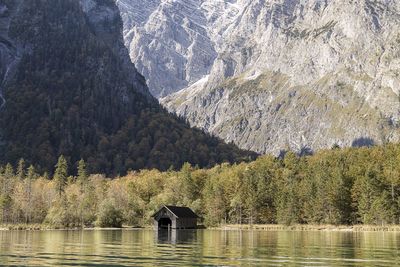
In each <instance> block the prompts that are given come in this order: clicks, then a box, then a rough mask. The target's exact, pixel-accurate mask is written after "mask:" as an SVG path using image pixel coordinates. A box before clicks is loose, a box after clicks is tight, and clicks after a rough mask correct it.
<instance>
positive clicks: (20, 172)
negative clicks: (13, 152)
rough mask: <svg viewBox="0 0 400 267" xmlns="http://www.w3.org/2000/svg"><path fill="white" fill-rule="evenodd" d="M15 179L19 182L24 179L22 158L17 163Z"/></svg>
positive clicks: (23, 161)
mask: <svg viewBox="0 0 400 267" xmlns="http://www.w3.org/2000/svg"><path fill="white" fill-rule="evenodd" d="M17 177H18V178H19V179H20V180H23V179H25V160H24V159H23V158H21V159H20V160H19V161H18V167H17Z"/></svg>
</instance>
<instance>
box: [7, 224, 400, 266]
mask: <svg viewBox="0 0 400 267" xmlns="http://www.w3.org/2000/svg"><path fill="white" fill-rule="evenodd" d="M399 245H400V235H399V234H396V233H340V232H338V233H332V232H285V231H280V232H263V231H254V232H253V231H241V232H239V231H227V232H226V231H209V230H199V231H175V232H170V233H165V232H162V233H158V232H154V231H151V230H140V231H137V230H136V231H83V232H82V231H43V232H22V231H21V232H17V231H15V232H0V249H1V250H0V263H1V264H0V265H3V266H4V265H6V266H27V265H29V266H57V265H63V266H160V267H163V266H399V265H400V257H399V250H398V249H399Z"/></svg>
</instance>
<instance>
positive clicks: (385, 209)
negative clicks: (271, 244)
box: [0, 144, 400, 227]
mask: <svg viewBox="0 0 400 267" xmlns="http://www.w3.org/2000/svg"><path fill="white" fill-rule="evenodd" d="M399 162H400V145H394V144H390V145H385V146H376V147H372V148H346V149H339V148H332V149H331V150H324V151H320V152H318V153H316V154H314V155H312V156H305V157H299V156H297V155H295V154H294V153H291V152H289V153H287V154H286V155H285V156H284V157H283V158H281V159H279V158H275V157H272V156H264V157H260V158H259V159H257V160H256V161H254V162H251V163H241V164H236V165H230V164H222V165H218V166H216V167H214V168H212V169H199V168H196V167H193V166H191V165H189V164H185V165H184V166H183V167H182V169H181V170H179V171H173V170H170V171H166V172H160V171H158V170H143V171H140V172H131V173H129V174H128V175H126V176H124V177H120V178H116V179H107V178H106V177H105V176H104V175H89V174H88V173H87V168H88V166H86V163H85V161H84V160H81V161H79V162H78V163H77V164H76V165H77V166H78V171H77V175H76V176H70V175H69V174H68V166H67V165H68V164H67V161H66V159H65V158H64V157H63V156H61V157H60V158H59V160H58V163H57V165H56V166H55V171H54V176H53V177H51V179H50V177H49V176H48V175H47V174H46V173H45V174H38V173H37V172H36V171H35V168H34V167H33V166H30V167H27V166H25V165H26V164H25V162H24V160H20V162H19V164H18V165H17V166H12V165H10V164H7V165H6V166H4V167H2V168H1V171H0V192H1V195H0V215H1V216H0V219H1V223H3V224H16V223H28V224H33V223H36V224H47V225H49V226H50V227H80V226H82V225H85V226H93V225H98V226H121V225H122V224H126V225H135V226H139V225H147V224H149V222H151V221H150V220H151V218H150V216H151V215H152V214H153V212H155V211H156V210H157V209H158V208H159V207H160V206H161V205H163V204H170V205H185V206H189V207H191V208H193V209H194V210H195V211H196V212H197V213H198V214H200V215H201V216H202V217H203V218H204V223H205V224H206V225H208V226H210V225H219V224H223V223H235V224H236V223H249V224H252V223H253V224H255V223H268V224H270V223H272V224H287V225H289V224H379V225H381V224H399V223H400V221H399V220H400V163H399Z"/></svg>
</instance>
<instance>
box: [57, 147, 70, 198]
mask: <svg viewBox="0 0 400 267" xmlns="http://www.w3.org/2000/svg"><path fill="white" fill-rule="evenodd" d="M55 167H56V170H55V172H54V182H55V185H56V190H57V192H58V194H59V195H60V196H61V194H62V192H63V191H64V187H65V185H66V183H67V177H68V163H67V160H66V159H65V157H64V156H63V155H61V156H60V157H59V158H58V162H57V164H56V166H55Z"/></svg>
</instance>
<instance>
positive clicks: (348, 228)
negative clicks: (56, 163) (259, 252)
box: [0, 224, 400, 232]
mask: <svg viewBox="0 0 400 267" xmlns="http://www.w3.org/2000/svg"><path fill="white" fill-rule="evenodd" d="M143 229H153V228H152V226H144V227H139V226H123V227H122V228H113V227H84V228H80V227H71V228H62V227H60V228H58V227H51V226H49V225H45V224H32V225H26V224H7V225H0V232H1V231H105V230H143ZM199 229H206V230H223V231H239V230H246V231H249V230H255V231H271V232H272V231H326V232H400V225H361V224H360V225H313V224H296V225H282V224H253V225H250V224H241V225H240V224H225V225H220V226H215V227H205V228H199Z"/></svg>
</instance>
